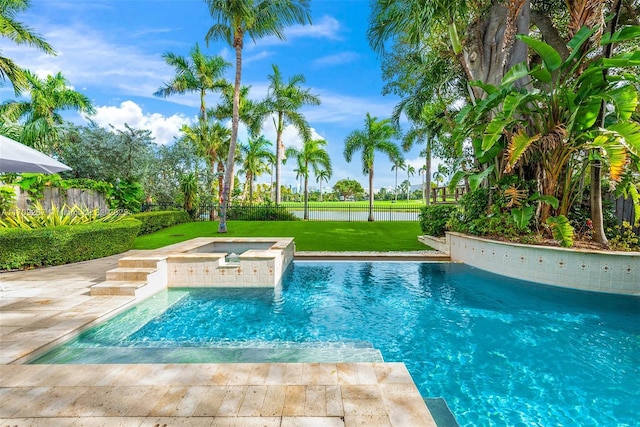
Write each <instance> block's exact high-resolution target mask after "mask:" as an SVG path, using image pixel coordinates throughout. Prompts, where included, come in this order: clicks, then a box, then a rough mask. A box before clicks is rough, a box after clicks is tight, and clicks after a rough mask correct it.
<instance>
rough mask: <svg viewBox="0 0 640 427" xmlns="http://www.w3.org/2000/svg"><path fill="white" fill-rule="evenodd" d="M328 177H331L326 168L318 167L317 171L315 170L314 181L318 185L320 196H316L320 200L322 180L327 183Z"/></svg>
mask: <svg viewBox="0 0 640 427" xmlns="http://www.w3.org/2000/svg"><path fill="white" fill-rule="evenodd" d="M329 179H331V172H329V171H328V170H326V169H320V170H319V171H318V172H316V182H317V183H318V185H319V186H320V197H319V198H318V201H320V202H321V201H322V181H324V182H327V183H328V182H329Z"/></svg>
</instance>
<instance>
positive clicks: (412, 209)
mask: <svg viewBox="0 0 640 427" xmlns="http://www.w3.org/2000/svg"><path fill="white" fill-rule="evenodd" d="M179 208H180V206H178V205H175V204H162V203H161V204H147V205H144V206H143V207H142V209H143V211H149V210H166V209H179ZM218 209H219V206H218V205H217V204H200V205H198V206H197V207H196V208H195V211H194V218H195V219H196V221H215V220H217V219H218V213H219V212H218ZM421 209H422V208H421V206H419V205H416V206H411V205H404V206H403V205H397V206H389V205H385V206H376V205H375V204H374V206H373V218H374V220H375V221H385V222H401V221H418V220H419V216H420V211H421ZM291 216H294V217H296V218H298V219H303V218H304V206H303V205H302V204H300V203H282V204H280V205H274V204H246V205H245V204H233V205H230V206H229V210H228V213H227V218H228V219H230V220H233V219H236V220H242V219H244V220H254V221H269V220H282V219H286V218H291ZM308 216H309V221H348V222H355V221H367V220H368V218H369V206H368V205H366V204H352V203H345V204H344V205H343V204H342V203H340V204H338V203H333V204H328V205H327V204H313V203H312V204H310V205H309V207H308Z"/></svg>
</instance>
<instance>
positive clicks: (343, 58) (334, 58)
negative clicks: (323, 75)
mask: <svg viewBox="0 0 640 427" xmlns="http://www.w3.org/2000/svg"><path fill="white" fill-rule="evenodd" d="M359 57H360V55H358V54H357V53H355V52H342V53H337V54H335V55H328V56H323V57H322V58H318V59H316V60H315V61H313V65H315V66H317V67H327V66H334V65H341V64H348V63H350V62H353V61H355V60H357V59H358V58H359Z"/></svg>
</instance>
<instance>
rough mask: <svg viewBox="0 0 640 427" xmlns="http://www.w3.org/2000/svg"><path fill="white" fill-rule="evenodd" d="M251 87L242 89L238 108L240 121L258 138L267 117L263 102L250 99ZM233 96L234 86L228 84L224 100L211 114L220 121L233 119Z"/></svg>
mask: <svg viewBox="0 0 640 427" xmlns="http://www.w3.org/2000/svg"><path fill="white" fill-rule="evenodd" d="M249 89H250V87H249V86H242V87H241V88H240V101H239V102H240V103H239V106H238V120H239V121H240V122H242V123H243V124H244V125H245V126H246V127H247V129H248V130H249V134H250V135H251V136H252V137H256V138H257V137H258V136H259V135H260V131H261V129H262V121H263V120H264V117H265V115H266V112H265V108H264V105H263V103H262V102H256V101H253V100H251V99H249ZM233 94H234V89H233V85H232V84H227V85H226V86H225V87H224V88H223V89H222V92H221V95H222V100H221V102H220V103H219V104H218V105H216V106H215V108H213V109H210V110H209V114H211V115H213V116H215V118H217V119H218V120H227V119H231V118H232V117H233Z"/></svg>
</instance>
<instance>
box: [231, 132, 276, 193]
mask: <svg viewBox="0 0 640 427" xmlns="http://www.w3.org/2000/svg"><path fill="white" fill-rule="evenodd" d="M272 146H273V143H272V142H271V141H269V140H268V139H267V138H265V137H264V135H260V136H259V137H258V138H249V142H248V143H247V144H240V145H239V147H240V153H241V158H242V169H241V170H239V171H238V173H242V174H244V176H245V177H246V181H245V191H244V192H245V193H246V191H247V189H248V191H249V202H250V203H252V202H253V182H254V181H255V180H256V178H257V177H259V176H260V175H262V174H263V173H265V172H268V171H269V164H270V162H271V161H272V159H273V153H272V152H271V147H272Z"/></svg>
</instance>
